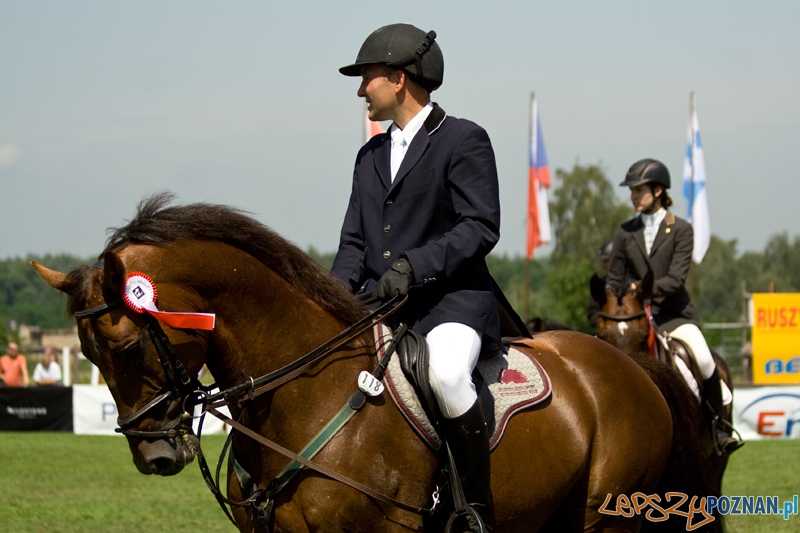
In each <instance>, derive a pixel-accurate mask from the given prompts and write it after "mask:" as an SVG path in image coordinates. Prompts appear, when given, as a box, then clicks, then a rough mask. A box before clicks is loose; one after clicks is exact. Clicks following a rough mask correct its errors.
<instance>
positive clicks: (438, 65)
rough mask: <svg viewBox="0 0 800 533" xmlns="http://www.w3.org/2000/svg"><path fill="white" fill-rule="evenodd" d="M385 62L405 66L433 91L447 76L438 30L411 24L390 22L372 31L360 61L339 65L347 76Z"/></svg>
mask: <svg viewBox="0 0 800 533" xmlns="http://www.w3.org/2000/svg"><path fill="white" fill-rule="evenodd" d="M374 63H383V64H385V65H389V66H390V67H394V68H398V69H402V70H404V71H405V72H406V73H407V74H408V76H409V77H410V78H411V79H412V80H414V81H415V82H416V83H418V84H419V85H421V86H422V87H423V88H424V89H425V90H426V91H428V92H433V91H435V90H436V89H438V88H439V87H440V86H441V85H442V80H443V79H444V57H443V56H442V49H441V48H439V43H437V42H436V32H435V31H429V32H428V33H425V32H424V31H422V30H421V29H419V28H416V27H414V26H412V25H411V24H390V25H388V26H384V27H382V28H378V29H377V30H375V31H374V32H372V33H371V34H370V36H369V37H367V39H366V40H365V41H364V44H362V45H361V50H359V51H358V55H357V56H356V62H355V63H353V64H352V65H347V66H346V67H342V68H340V69H339V72H341V73H342V74H344V75H345V76H360V75H361V67H363V66H364V65H371V64H374Z"/></svg>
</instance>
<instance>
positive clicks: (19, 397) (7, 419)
mask: <svg viewBox="0 0 800 533" xmlns="http://www.w3.org/2000/svg"><path fill="white" fill-rule="evenodd" d="M0 430H7V431H72V387H0Z"/></svg>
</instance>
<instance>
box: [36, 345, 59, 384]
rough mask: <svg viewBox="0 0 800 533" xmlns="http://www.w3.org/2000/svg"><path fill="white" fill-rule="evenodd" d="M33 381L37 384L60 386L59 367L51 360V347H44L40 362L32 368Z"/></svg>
mask: <svg viewBox="0 0 800 533" xmlns="http://www.w3.org/2000/svg"><path fill="white" fill-rule="evenodd" d="M33 382H34V383H36V384H37V385H39V386H40V387H41V386H47V385H57V386H59V387H60V386H61V367H60V366H59V364H58V363H56V362H55V360H53V349H52V348H50V347H49V346H48V347H47V348H45V349H44V358H42V362H41V363H39V364H37V365H36V368H34V369H33Z"/></svg>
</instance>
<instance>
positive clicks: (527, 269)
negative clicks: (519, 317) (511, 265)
mask: <svg viewBox="0 0 800 533" xmlns="http://www.w3.org/2000/svg"><path fill="white" fill-rule="evenodd" d="M533 98H534V94H533V91H531V99H530V105H529V109H528V140H529V142H530V143H531V147H530V148H529V150H536V143H535V142H534V140H535V139H534V136H535V135H536V133H535V131H534V127H533ZM528 157H530V153H529V154H528ZM528 164H529V165H530V161H529V162H528ZM530 186H531V184H530V183H528V187H530ZM528 194H530V192H529V193H528ZM530 216H531V214H530V206H528V218H530ZM527 225H530V221H528V220H527V219H526V226H527ZM529 231H530V230H529ZM528 238H530V235H529V236H528ZM530 276H531V259H530V257H528V251H527V245H526V250H525V320H526V321H527V320H528V319H530V318H531V306H530V286H531V279H530Z"/></svg>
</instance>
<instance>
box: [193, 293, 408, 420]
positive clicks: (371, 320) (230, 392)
mask: <svg viewBox="0 0 800 533" xmlns="http://www.w3.org/2000/svg"><path fill="white" fill-rule="evenodd" d="M407 298H408V297H406V298H405V299H403V300H402V301H401V302H400V303H399V304H397V306H395V307H393V308H392V305H393V304H394V303H395V302H396V301H397V299H398V297H397V296H395V297H393V298H392V299H391V300H389V301H387V302H386V303H384V304H383V305H381V306H380V307H379V308H378V309H376V310H375V311H372V312H370V313H369V314H368V315H366V316H365V317H364V318H362V319H361V320H359V321H358V322H356V323H355V324H353V325H352V326H350V327H348V328H346V329H344V330H343V331H341V332H340V333H338V334H337V335H336V336H334V337H332V338H331V339H329V340H327V341H325V342H324V343H322V344H321V345H319V346H317V347H316V348H314V349H313V350H311V351H310V352H308V353H307V354H305V355H303V356H301V357H300V358H298V359H296V360H294V361H293V362H291V363H289V364H288V365H285V366H283V367H281V368H279V369H277V370H274V371H272V372H270V373H269V374H265V375H263V376H261V377H259V378H252V377H250V376H248V375H247V374H246V373H245V372H243V376H244V379H245V382H244V383H242V384H240V385H235V386H233V387H229V388H227V389H225V390H224V391H220V392H218V393H216V394H213V395H209V396H208V397H206V398H205V399H204V400H203V401H204V403H205V404H206V405H209V404H210V405H211V406H212V407H218V406H220V405H224V404H226V403H227V402H228V400H230V399H231V398H232V397H234V396H237V395H239V394H242V393H244V392H246V393H247V396H248V398H249V399H251V400H252V399H254V398H255V397H256V396H260V395H261V394H264V393H266V392H269V391H271V390H273V389H276V388H278V387H280V386H281V385H284V384H286V383H288V382H289V381H291V380H293V379H294V378H296V377H297V376H299V375H300V374H302V373H304V372H305V371H306V370H308V368H309V367H311V366H313V365H314V364H315V363H316V362H317V361H319V360H320V359H322V358H324V357H326V356H328V355H330V354H331V353H333V352H335V351H336V350H338V349H339V348H341V347H342V346H344V345H346V344H347V343H348V342H350V341H351V340H353V339H355V338H356V337H358V336H359V335H361V334H362V333H364V332H365V331H367V330H368V329H369V328H371V327H373V326H374V325H375V324H376V323H378V322H380V321H382V320H384V319H385V318H387V317H389V316H391V315H392V314H393V313H394V312H395V311H397V310H398V309H399V308H400V307H402V306H403V304H405V302H406V299H407ZM376 317H377V318H376Z"/></svg>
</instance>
